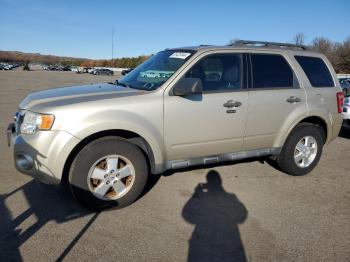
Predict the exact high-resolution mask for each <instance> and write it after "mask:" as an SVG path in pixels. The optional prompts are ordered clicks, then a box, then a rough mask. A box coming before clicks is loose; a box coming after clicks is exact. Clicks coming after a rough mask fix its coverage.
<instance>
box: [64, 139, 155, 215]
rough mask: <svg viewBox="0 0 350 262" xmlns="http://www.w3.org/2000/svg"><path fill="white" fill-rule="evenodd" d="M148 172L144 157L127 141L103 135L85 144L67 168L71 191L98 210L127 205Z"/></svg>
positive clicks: (138, 192)
mask: <svg viewBox="0 0 350 262" xmlns="http://www.w3.org/2000/svg"><path fill="white" fill-rule="evenodd" d="M147 176H148V166H147V162H146V158H145V156H144V154H143V153H142V152H141V150H140V149H139V148H138V147H137V146H135V145H133V144H131V143H129V142H128V141H125V140H122V139H118V138H116V137H104V138H100V139H98V140H95V141H93V142H91V143H90V144H88V145H86V146H85V147H84V148H83V149H82V150H81V151H80V152H79V153H78V155H77V156H76V158H75V160H74V161H73V164H72V166H71V169H70V175H69V183H70V187H71V190H72V192H73V195H74V196H75V197H76V198H77V199H78V200H79V201H80V202H81V203H82V204H83V205H85V206H86V207H88V208H90V209H93V210H100V209H103V208H107V207H110V206H116V207H118V208H121V207H125V206H127V205H130V204H131V203H133V202H134V201H136V200H137V198H138V197H139V195H140V194H141V193H142V191H143V189H144V187H145V185H146V181H147Z"/></svg>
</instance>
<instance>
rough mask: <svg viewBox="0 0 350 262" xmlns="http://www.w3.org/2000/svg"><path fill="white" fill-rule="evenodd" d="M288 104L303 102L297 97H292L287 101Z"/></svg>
mask: <svg viewBox="0 0 350 262" xmlns="http://www.w3.org/2000/svg"><path fill="white" fill-rule="evenodd" d="M287 102H288V103H299V102H301V98H299V97H295V96H291V97H289V98H288V99H287Z"/></svg>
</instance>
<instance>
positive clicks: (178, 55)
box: [118, 50, 193, 90]
mask: <svg viewBox="0 0 350 262" xmlns="http://www.w3.org/2000/svg"><path fill="white" fill-rule="evenodd" d="M192 54H193V51H191V50H180V51H179V50H165V51H161V52H159V53H157V54H155V55H153V56H152V57H150V58H149V59H148V60H147V61H145V62H144V63H142V64H141V65H139V66H138V67H136V68H135V69H133V70H132V71H131V72H130V73H128V74H127V75H126V76H124V77H123V78H122V79H120V80H119V81H118V83H119V84H120V85H124V86H127V87H130V88H135V89H142V90H155V89H157V88H158V87H160V86H161V85H162V84H163V83H164V82H165V81H166V80H168V79H169V77H171V76H172V75H173V74H174V73H175V72H176V71H177V70H178V69H179V68H180V67H181V66H182V65H183V64H184V63H185V62H186V61H187V60H188V59H189V58H190V57H191V55H192Z"/></svg>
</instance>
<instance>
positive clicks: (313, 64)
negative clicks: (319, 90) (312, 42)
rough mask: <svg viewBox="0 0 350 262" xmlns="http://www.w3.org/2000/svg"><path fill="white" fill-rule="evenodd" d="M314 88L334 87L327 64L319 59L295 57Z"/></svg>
mask: <svg viewBox="0 0 350 262" xmlns="http://www.w3.org/2000/svg"><path fill="white" fill-rule="evenodd" d="M295 59H296V60H297V62H298V63H299V65H300V66H301V68H302V69H303V70H304V72H305V74H306V76H307V78H308V79H309V81H310V84H311V85H312V86H313V87H334V81H333V78H332V75H331V73H330V72H329V69H328V67H327V65H326V64H325V62H324V61H323V60H322V59H321V58H319V57H310V56H295Z"/></svg>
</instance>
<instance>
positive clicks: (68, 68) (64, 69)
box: [62, 66, 71, 71]
mask: <svg viewBox="0 0 350 262" xmlns="http://www.w3.org/2000/svg"><path fill="white" fill-rule="evenodd" d="M62 71H71V67H70V66H64V67H62Z"/></svg>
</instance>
